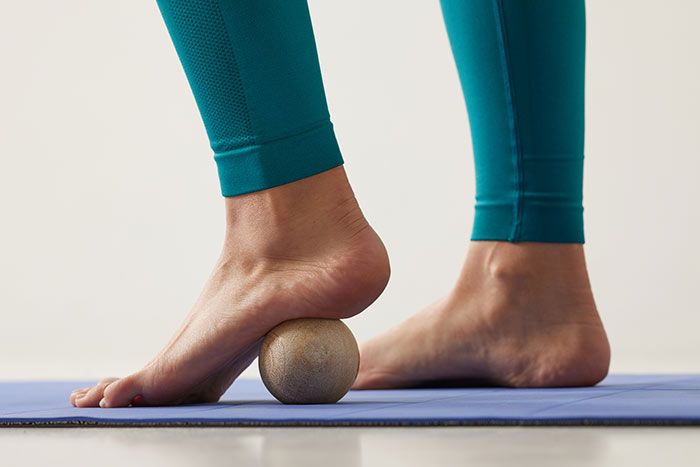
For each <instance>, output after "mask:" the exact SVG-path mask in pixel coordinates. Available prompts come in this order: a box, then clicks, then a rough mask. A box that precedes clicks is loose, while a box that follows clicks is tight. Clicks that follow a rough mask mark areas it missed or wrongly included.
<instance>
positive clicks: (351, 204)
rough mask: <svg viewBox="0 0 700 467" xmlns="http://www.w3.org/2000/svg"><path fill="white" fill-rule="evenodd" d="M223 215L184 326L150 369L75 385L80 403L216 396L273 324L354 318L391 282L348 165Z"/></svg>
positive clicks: (245, 199) (231, 202)
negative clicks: (218, 245)
mask: <svg viewBox="0 0 700 467" xmlns="http://www.w3.org/2000/svg"><path fill="white" fill-rule="evenodd" d="M226 212H227V232H226V240H225V242H224V247H223V251H222V254H221V257H220V259H219V261H218V263H217V264H216V266H215V268H214V271H213V273H212V274H211V276H210V277H209V280H208V281H207V283H206V285H205V286H204V289H203V291H202V293H201V295H200V297H199V298H198V300H197V301H196V303H195V304H194V306H193V308H192V311H191V312H190V314H189V315H188V316H187V318H186V319H185V322H184V323H183V325H182V327H181V328H180V330H179V331H178V332H177V333H176V334H175V336H174V337H173V338H172V339H171V341H170V342H169V343H168V344H167V345H166V346H165V348H164V349H163V350H162V351H161V352H160V353H159V354H158V355H157V356H156V357H155V358H154V359H153V360H152V361H151V362H150V363H148V364H147V365H146V366H145V367H144V368H143V369H141V370H139V371H137V372H136V373H133V374H131V375H129V376H126V377H124V378H107V379H105V380H102V381H101V382H100V383H98V384H97V385H95V386H93V387H91V388H82V389H80V390H77V391H76V392H74V393H73V394H72V395H71V396H70V401H71V403H72V404H73V405H75V406H76V407H97V406H100V407H125V406H129V405H174V404H184V403H197V402H214V401H217V400H218V399H219V398H220V397H221V395H222V394H223V393H224V392H225V391H226V389H227V388H228V387H229V386H230V385H231V383H232V382H233V381H234V380H235V379H236V377H238V375H240V373H241V372H242V371H243V370H244V369H245V368H246V367H248V366H249V365H250V363H251V362H252V361H253V360H254V359H255V357H256V356H257V355H258V352H259V350H260V344H261V341H262V338H263V337H264V336H265V334H266V333H267V332H268V331H269V330H270V329H272V328H274V327H275V326H277V325H278V324H280V323H281V322H283V321H286V320H290V319H296V318H333V319H342V318H348V317H350V316H353V315H356V314H357V313H360V312H361V311H363V310H364V309H365V308H366V307H368V306H369V305H370V304H371V303H372V302H373V301H374V300H375V299H376V298H377V297H378V296H379V295H380V294H381V292H382V291H383V290H384V288H385V286H386V284H387V281H388V279H389V260H388V256H387V253H386V250H385V248H384V245H383V244H382V242H381V240H380V239H379V237H378V236H377V234H376V233H375V231H374V230H373V229H372V228H371V227H370V225H369V224H368V222H367V220H366V219H365V217H364V215H363V214H362V211H361V210H360V207H359V206H358V203H357V201H356V199H355V196H354V194H353V192H352V189H351V188H350V184H349V183H348V180H347V177H346V175H345V172H344V170H343V168H342V167H338V168H335V169H331V170H329V171H326V172H323V173H321V174H318V175H315V176H313V177H309V178H306V179H303V180H299V181H297V182H293V183H290V184H287V185H283V186H279V187H275V188H272V189H269V190H264V191H261V192H256V193H251V194H247V195H242V196H237V197H233V198H226ZM125 345H127V344H126V343H125Z"/></svg>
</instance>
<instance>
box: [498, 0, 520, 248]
mask: <svg viewBox="0 0 700 467" xmlns="http://www.w3.org/2000/svg"><path fill="white" fill-rule="evenodd" d="M493 6H494V14H495V15H496V29H497V32H498V48H499V51H500V58H501V66H502V68H503V72H504V73H503V81H504V82H503V84H504V87H505V91H506V99H507V108H508V109H507V110H508V117H509V123H510V126H511V146H512V154H511V157H512V162H513V168H514V172H515V202H514V203H513V225H512V228H511V232H510V237H509V239H508V240H509V241H517V240H518V238H519V237H520V230H521V225H522V211H523V209H522V199H523V174H522V154H521V153H522V151H521V145H520V134H519V127H518V119H517V115H516V113H515V102H514V99H515V98H514V90H513V83H512V80H511V77H510V69H511V67H510V57H509V55H508V48H507V47H506V45H507V44H508V35H507V34H508V31H507V30H506V25H505V15H504V12H503V2H502V0H494V1H493Z"/></svg>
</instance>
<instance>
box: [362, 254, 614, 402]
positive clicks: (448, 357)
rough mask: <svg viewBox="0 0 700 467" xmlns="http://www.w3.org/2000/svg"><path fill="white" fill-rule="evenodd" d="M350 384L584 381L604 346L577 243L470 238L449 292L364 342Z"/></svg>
mask: <svg viewBox="0 0 700 467" xmlns="http://www.w3.org/2000/svg"><path fill="white" fill-rule="evenodd" d="M360 353H361V358H360V373H359V376H358V378H357V380H356V382H355V386H354V387H355V388H356V389H370V388H395V387H407V386H416V385H425V384H441V383H452V384H472V383H474V384H484V383H486V384H494V385H500V386H514V387H550V386H588V385H593V384H595V383H597V382H598V381H600V380H601V379H603V378H604V377H605V376H606V374H607V372H608V365H609V362H610V347H609V345H608V339H607V336H606V334H605V330H604V329H603V324H602V323H601V321H600V317H599V316H598V312H597V310H596V306H595V302H594V300H593V294H592V292H591V287H590V283H589V280H588V274H587V272H586V264H585V260H584V254H583V246H582V245H574V244H546V243H517V244H515V243H506V242H482V241H480V242H473V243H472V245H471V247H470V251H469V255H468V257H467V260H466V262H465V265H464V267H463V269H462V273H461V276H460V278H459V281H458V283H457V285H456V287H455V288H454V290H453V291H452V293H451V294H450V295H449V296H448V297H447V298H445V299H444V300H442V301H440V302H437V303H435V304H433V305H431V306H429V307H427V308H426V309H424V310H423V311H421V312H420V313H418V314H416V315H414V316H413V317H411V318H409V319H408V320H407V321H405V322H403V323H401V324H400V325H399V326H397V327H395V328H393V329H391V330H389V331H388V332H386V333H384V334H382V335H380V336H379V337H377V338H374V339H373V340H370V341H369V342H367V343H366V344H365V345H364V346H363V347H362V348H361V351H360Z"/></svg>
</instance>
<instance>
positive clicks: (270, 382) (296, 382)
mask: <svg viewBox="0 0 700 467" xmlns="http://www.w3.org/2000/svg"><path fill="white" fill-rule="evenodd" d="M258 364H259V367H260V375H261V376H262V380H263V383H265V387H267V389H268V391H270V393H272V395H273V396H275V397H276V398H277V399H278V400H279V401H280V402H283V403H285V404H332V403H335V402H337V401H338V400H340V398H341V397H343V396H344V395H345V394H346V393H347V392H348V390H349V389H350V386H352V383H353V382H354V381H355V377H356V376H357V370H358V368H359V365H360V351H359V350H358V348H357V342H356V341H355V337H354V336H353V335H352V332H351V331H350V329H349V328H348V327H347V326H346V325H345V324H343V323H342V322H341V321H340V320H337V319H317V318H302V319H293V320H289V321H285V322H283V323H281V324H280V325H278V326H276V327H275V328H273V329H272V330H271V331H270V332H268V333H267V335H266V336H265V338H264V339H263V343H262V348H261V349H260V356H259V358H258Z"/></svg>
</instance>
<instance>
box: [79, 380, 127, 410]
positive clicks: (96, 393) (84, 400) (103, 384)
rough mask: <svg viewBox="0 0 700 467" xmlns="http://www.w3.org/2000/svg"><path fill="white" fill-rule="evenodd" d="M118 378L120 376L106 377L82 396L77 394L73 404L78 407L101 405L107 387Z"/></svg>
mask: <svg viewBox="0 0 700 467" xmlns="http://www.w3.org/2000/svg"><path fill="white" fill-rule="evenodd" d="M117 379H118V378H105V379H103V380H101V381H100V382H99V383H97V384H96V385H95V386H93V387H92V388H90V389H89V390H87V391H86V392H84V393H82V396H81V395H79V394H76V396H75V398H74V401H73V405H75V406H76V407H99V404H100V400H101V399H102V395H103V394H104V391H105V389H107V387H109V385H110V384H112V383H113V382H115V381H117Z"/></svg>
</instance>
